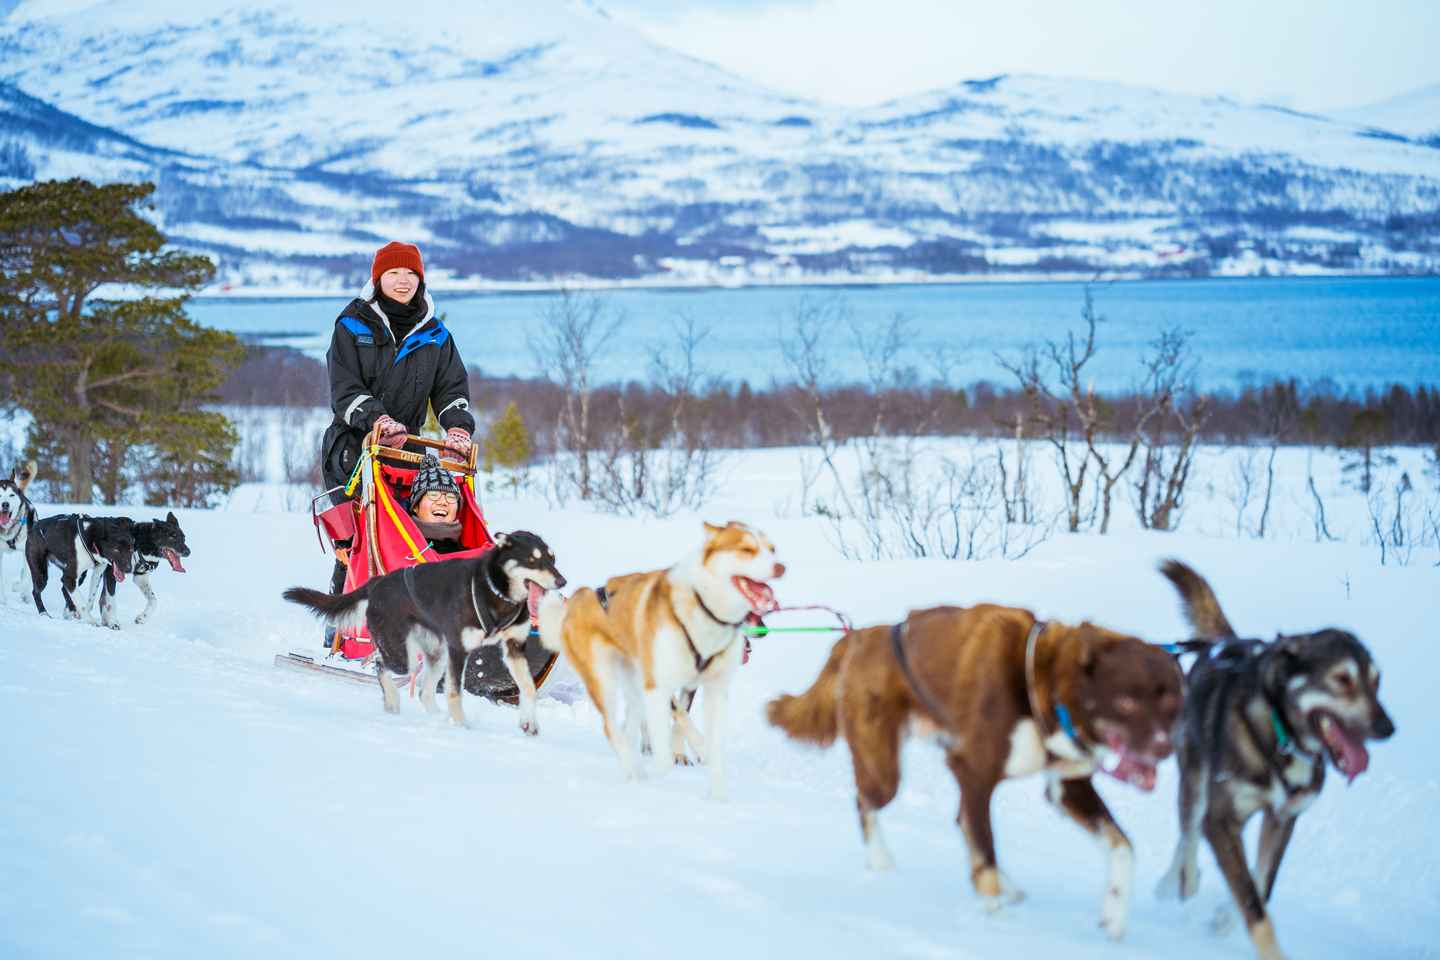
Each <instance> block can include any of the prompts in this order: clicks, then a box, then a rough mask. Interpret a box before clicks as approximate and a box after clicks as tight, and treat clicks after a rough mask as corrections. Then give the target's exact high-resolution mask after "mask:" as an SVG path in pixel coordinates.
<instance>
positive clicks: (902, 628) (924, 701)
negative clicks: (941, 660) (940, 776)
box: [890, 620, 950, 727]
mask: <svg viewBox="0 0 1440 960" xmlns="http://www.w3.org/2000/svg"><path fill="white" fill-rule="evenodd" d="M909 623H910V621H909V620H901V621H900V622H899V623H897V624H895V625H894V626H892V627H891V628H890V648H891V650H893V651H894V652H895V660H896V662H897V663H899V664H900V673H901V675H902V676H903V677H904V678H905V683H906V685H907V686H909V687H910V689H911V690H913V691H914V692H915V696H916V698H917V699H918V700H919V701H920V703H921V705H922V706H924V707H925V709H926V710H928V711H929V712H930V714H931V715H932V716H933V717H934V718H935V719H936V720H937V721H939V722H940V724H941V725H943V726H947V727H948V726H949V725H950V722H949V719H948V718H947V717H946V715H945V711H944V710H943V709H942V708H941V707H940V704H939V703H937V702H936V700H935V698H934V697H932V696H930V692H929V691H928V690H926V689H925V688H924V687H922V686H921V685H920V680H919V678H918V677H916V676H915V674H914V672H913V671H912V670H911V669H910V658H909V657H907V656H906V655H905V635H906V633H907V629H906V628H907V626H908V625H909Z"/></svg>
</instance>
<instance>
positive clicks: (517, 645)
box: [285, 530, 565, 736]
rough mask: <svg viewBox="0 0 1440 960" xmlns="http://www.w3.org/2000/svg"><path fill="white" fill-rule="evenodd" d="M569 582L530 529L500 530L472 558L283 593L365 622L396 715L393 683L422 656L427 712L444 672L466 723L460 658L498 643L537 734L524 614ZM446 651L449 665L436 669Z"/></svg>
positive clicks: (454, 706) (450, 701) (450, 700)
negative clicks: (351, 584) (353, 583)
mask: <svg viewBox="0 0 1440 960" xmlns="http://www.w3.org/2000/svg"><path fill="white" fill-rule="evenodd" d="M563 586H565V578H564V577H563V576H561V575H560V571H559V570H557V569H556V567H555V555H554V554H553V553H552V552H551V551H550V548H549V547H548V546H547V545H546V544H545V541H544V540H541V539H540V538H539V537H537V536H536V535H535V534H533V533H529V532H527V531H524V530H517V531H515V532H514V533H509V534H504V533H502V534H498V535H496V537H495V548H494V549H493V550H488V551H486V552H485V553H483V554H481V555H480V556H478V557H467V558H459V559H455V560H442V561H438V562H435V563H422V564H419V565H417V566H413V567H406V568H404V569H403V570H397V571H395V572H393V573H388V574H386V575H385V576H383V577H376V578H375V579H373V580H370V581H369V582H368V583H366V584H365V585H364V586H362V587H360V588H359V589H357V590H352V591H351V592H349V593H345V594H339V595H334V594H328V593H321V592H320V591H319V590H310V589H306V588H305V587H292V588H290V589H289V590H286V591H285V599H286V600H289V601H290V602H291V603H298V604H300V605H301V606H303V607H308V608H309V609H310V610H312V611H314V612H315V613H317V614H319V615H320V616H321V617H323V618H324V619H325V621H326V622H327V623H330V624H333V625H334V626H336V627H339V628H341V629H352V630H353V629H355V628H356V627H359V626H360V625H361V624H364V625H365V626H366V627H367V628H368V629H369V631H370V639H372V640H373V641H374V642H375V649H376V651H377V652H378V653H379V654H380V687H381V689H382V690H383V691H384V694H385V711H386V712H387V713H399V712H400V692H399V690H398V689H397V687H396V685H395V679H396V678H397V677H399V678H403V677H407V676H409V674H410V671H411V670H413V669H415V667H416V664H417V661H418V660H420V659H421V658H423V659H424V662H425V682H424V683H423V684H421V688H420V702H421V703H422V704H423V705H424V707H425V709H426V710H429V711H433V710H435V709H436V707H435V693H436V690H437V688H438V687H439V685H440V680H441V678H442V677H443V678H444V680H445V700H446V704H447V706H448V707H449V709H450V719H451V721H452V722H454V723H456V724H459V725H461V726H463V725H464V724H465V713H464V710H463V709H462V708H461V705H460V696H461V678H462V677H463V676H464V673H465V658H466V657H467V656H468V655H469V654H470V652H471V651H473V650H475V649H476V648H478V647H480V646H483V645H485V644H488V643H503V644H504V648H503V659H504V661H505V666H506V668H507V669H508V670H509V671H510V676H511V678H512V679H513V680H514V681H515V685H516V686H517V687H519V688H520V729H521V730H523V731H524V732H525V733H527V734H530V735H532V736H533V735H535V734H537V733H539V732H540V728H539V727H538V726H537V725H536V722H535V681H534V679H533V678H532V677H531V675H530V666H529V664H528V663H527V662H526V660H525V654H524V651H523V648H524V646H525V639H526V637H527V636H528V635H529V633H530V618H531V617H532V616H534V615H535V614H536V611H537V609H538V606H539V602H540V598H541V596H542V595H543V594H544V593H545V591H547V590H558V589H560V588H561V587H563ZM442 658H445V669H444V670H443V671H442V670H441V669H440V663H441V659H442Z"/></svg>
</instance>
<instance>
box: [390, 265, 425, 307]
mask: <svg viewBox="0 0 1440 960" xmlns="http://www.w3.org/2000/svg"><path fill="white" fill-rule="evenodd" d="M419 288H420V276H419V275H418V274H417V273H416V272H415V271H414V270H410V269H408V268H406V267H392V268H390V269H389V270H386V271H385V272H384V273H382V274H380V292H381V293H383V294H385V296H387V297H389V298H390V299H391V300H394V301H395V302H396V303H409V302H410V300H411V298H413V297H414V296H415V291H416V290H418V289H419Z"/></svg>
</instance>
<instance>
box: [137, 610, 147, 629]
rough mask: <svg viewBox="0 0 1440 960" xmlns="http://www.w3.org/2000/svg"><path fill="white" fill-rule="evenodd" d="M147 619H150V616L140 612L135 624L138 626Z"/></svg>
mask: <svg viewBox="0 0 1440 960" xmlns="http://www.w3.org/2000/svg"><path fill="white" fill-rule="evenodd" d="M147 619H149V618H148V617H146V616H145V614H143V613H142V614H140V616H138V617H136V618H135V625H136V626H137V627H138V626H139V625H140V624H142V623H144V622H145V621H146V620H147Z"/></svg>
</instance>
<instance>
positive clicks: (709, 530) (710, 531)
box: [705, 520, 725, 537]
mask: <svg viewBox="0 0 1440 960" xmlns="http://www.w3.org/2000/svg"><path fill="white" fill-rule="evenodd" d="M724 529H725V528H724V527H717V526H715V524H713V523H711V522H710V521H709V520H706V521H705V536H707V537H713V536H715V534H717V533H719V532H720V531H721V530H724Z"/></svg>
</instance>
